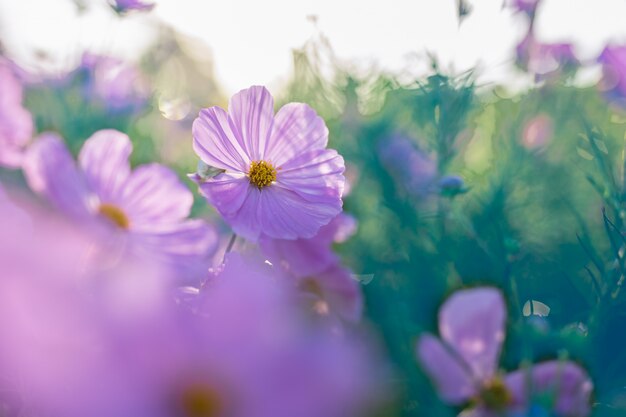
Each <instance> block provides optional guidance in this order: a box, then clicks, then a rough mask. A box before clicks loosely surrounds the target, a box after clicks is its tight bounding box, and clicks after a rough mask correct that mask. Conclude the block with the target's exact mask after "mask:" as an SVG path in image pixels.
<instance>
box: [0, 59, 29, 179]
mask: <svg viewBox="0 0 626 417" xmlns="http://www.w3.org/2000/svg"><path fill="white" fill-rule="evenodd" d="M0 92H1V93H0V165H2V166H5V167H8V168H17V167H19V166H20V165H21V163H22V158H23V155H24V151H25V148H26V145H27V144H28V142H29V141H30V140H31V139H32V135H33V119H32V116H31V114H30V112H29V111H28V110H26V109H25V108H24V107H23V106H22V85H21V83H20V81H19V80H18V78H17V77H16V76H15V74H14V71H13V69H12V68H11V65H10V63H9V62H7V61H5V60H3V59H2V58H0Z"/></svg>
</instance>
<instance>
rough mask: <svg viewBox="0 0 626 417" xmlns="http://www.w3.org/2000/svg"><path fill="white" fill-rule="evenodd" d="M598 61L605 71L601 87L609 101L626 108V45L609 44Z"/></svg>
mask: <svg viewBox="0 0 626 417" xmlns="http://www.w3.org/2000/svg"><path fill="white" fill-rule="evenodd" d="M598 62H600V63H601V64H602V72H603V77H602V81H601V83H600V89H601V90H602V91H603V92H604V94H605V95H606V97H607V99H608V100H609V101H611V102H613V103H615V104H617V105H618V106H620V107H622V108H626V46H613V45H609V46H607V47H606V48H604V50H603V51H602V53H601V54H600V56H599V57H598Z"/></svg>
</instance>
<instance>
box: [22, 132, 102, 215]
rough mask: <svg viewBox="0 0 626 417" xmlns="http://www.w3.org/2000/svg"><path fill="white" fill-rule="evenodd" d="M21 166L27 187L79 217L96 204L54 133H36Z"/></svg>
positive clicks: (86, 213) (88, 212)
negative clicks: (36, 135)
mask: <svg viewBox="0 0 626 417" xmlns="http://www.w3.org/2000/svg"><path fill="white" fill-rule="evenodd" d="M22 168H23V170H24V175H25V176H26V179H27V181H28V184H29V186H30V188H31V189H32V190H33V191H35V192H37V193H38V194H40V195H42V196H44V197H45V198H46V199H48V200H49V201H50V202H51V203H52V204H54V205H55V206H57V207H58V208H59V209H60V210H63V211H65V212H67V213H70V214H72V215H76V216H80V217H82V216H89V215H90V213H92V212H93V210H94V209H95V208H96V205H97V197H96V196H95V195H94V194H93V193H92V192H91V190H90V189H89V188H88V186H87V184H86V183H85V181H84V178H83V176H82V175H81V173H80V171H79V170H78V168H77V167H76V164H75V163H74V160H73V158H72V155H70V152H69V151H68V149H67V148H66V147H65V144H64V143H63V140H62V139H61V138H60V137H59V136H58V135H56V134H54V133H44V134H42V135H41V136H39V138H38V140H36V141H35V143H33V144H32V145H31V147H30V148H29V150H28V153H27V154H26V156H25V158H24V163H23V167H22Z"/></svg>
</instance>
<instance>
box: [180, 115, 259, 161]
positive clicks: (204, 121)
mask: <svg viewBox="0 0 626 417" xmlns="http://www.w3.org/2000/svg"><path fill="white" fill-rule="evenodd" d="M192 131H193V149H194V151H195V152H196V154H197V155H198V156H199V157H200V159H202V161H203V162H204V163H206V164H207V165H209V166H212V167H214V168H219V169H224V170H227V171H233V172H247V170H248V167H249V166H250V162H251V159H250V156H249V155H247V154H246V151H245V150H244V148H243V147H242V141H241V139H240V138H239V137H238V132H237V131H236V128H235V127H234V126H233V124H232V122H231V120H230V117H229V116H228V114H227V113H226V111H224V109H221V108H219V107H211V108H208V109H203V110H201V111H200V115H199V116H198V118H197V119H196V120H194V122H193V127H192Z"/></svg>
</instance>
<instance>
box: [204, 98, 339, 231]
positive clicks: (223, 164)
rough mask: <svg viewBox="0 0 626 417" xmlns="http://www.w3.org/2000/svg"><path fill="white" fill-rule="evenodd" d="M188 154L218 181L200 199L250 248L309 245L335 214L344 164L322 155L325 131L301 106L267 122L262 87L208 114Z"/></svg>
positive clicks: (270, 104) (332, 154) (208, 183)
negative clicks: (263, 239) (252, 243)
mask: <svg viewBox="0 0 626 417" xmlns="http://www.w3.org/2000/svg"><path fill="white" fill-rule="evenodd" d="M193 138H194V139H193V147H194V150H195V152H196V154H197V155H198V156H199V157H200V159H201V160H202V161H203V162H204V163H206V164H207V165H209V166H211V167H213V168H216V169H219V170H221V171H222V172H221V173H219V174H218V175H216V176H214V177H212V178H209V179H206V180H203V181H199V186H200V191H201V193H202V194H203V195H204V196H205V197H206V198H207V199H208V201H209V202H210V203H211V204H213V205H214V206H215V208H216V209H217V210H218V211H219V213H220V214H221V215H222V216H223V217H224V219H225V220H226V222H227V223H228V224H230V225H231V226H232V228H233V229H234V231H235V232H236V233H237V234H240V235H242V236H244V237H245V238H247V239H250V240H257V239H258V238H259V236H261V235H267V236H269V237H271V238H275V239H297V238H310V237H313V236H314V235H315V234H316V233H317V231H318V230H319V229H320V227H322V226H324V225H325V224H328V223H329V222H330V221H331V220H332V219H333V218H334V217H335V216H336V215H337V214H339V212H341V206H342V201H341V196H342V192H343V187H344V176H343V172H344V162H343V158H342V157H341V156H340V155H338V154H337V152H336V151H334V150H331V149H326V144H327V142H328V129H327V128H326V125H325V124H324V121H323V120H322V119H321V118H320V117H319V116H318V115H317V114H316V113H315V111H314V110H313V109H311V108H310V107H309V106H307V105H306V104H302V103H290V104H287V105H285V106H284V107H282V108H281V109H280V110H279V111H278V112H277V113H276V114H274V99H273V98H272V96H271V95H270V93H269V92H268V91H267V90H266V89H265V88H264V87H258V86H254V87H251V88H249V89H246V90H242V91H240V92H239V93H237V94H235V95H234V96H233V97H232V98H231V99H230V103H229V106H228V112H226V111H225V110H223V109H221V108H220V107H211V108H208V109H204V110H202V111H201V112H200V116H199V117H198V118H197V119H196V120H195V121H194V124H193Z"/></svg>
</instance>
